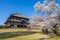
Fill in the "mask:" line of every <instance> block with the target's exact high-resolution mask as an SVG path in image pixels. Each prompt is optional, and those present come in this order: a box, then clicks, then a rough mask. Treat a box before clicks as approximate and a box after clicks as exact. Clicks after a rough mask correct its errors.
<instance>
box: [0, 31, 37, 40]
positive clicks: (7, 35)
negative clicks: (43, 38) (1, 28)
mask: <svg viewBox="0 0 60 40" xmlns="http://www.w3.org/2000/svg"><path fill="white" fill-rule="evenodd" d="M34 33H37V32H34V31H18V32H5V33H0V39H6V38H12V37H16V36H25V35H31V34H34Z"/></svg>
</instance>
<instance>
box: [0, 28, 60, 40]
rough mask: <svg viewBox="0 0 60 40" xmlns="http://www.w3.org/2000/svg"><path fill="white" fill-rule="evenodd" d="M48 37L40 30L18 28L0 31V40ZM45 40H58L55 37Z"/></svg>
mask: <svg viewBox="0 0 60 40" xmlns="http://www.w3.org/2000/svg"><path fill="white" fill-rule="evenodd" d="M48 37H50V36H48V35H46V34H43V33H42V31H41V30H31V31H30V30H27V29H22V28H21V29H19V28H15V29H12V28H9V29H0V40H39V39H40V38H48ZM47 40H60V37H58V36H55V37H53V38H50V39H47Z"/></svg>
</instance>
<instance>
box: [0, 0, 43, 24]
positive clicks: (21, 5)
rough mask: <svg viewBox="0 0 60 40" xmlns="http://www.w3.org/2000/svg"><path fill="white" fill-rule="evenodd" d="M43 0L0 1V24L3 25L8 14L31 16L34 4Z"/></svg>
mask: <svg viewBox="0 0 60 40" xmlns="http://www.w3.org/2000/svg"><path fill="white" fill-rule="evenodd" d="M37 1H41V2H42V1H43V0H0V24H4V22H5V21H6V20H7V18H8V17H9V15H10V14H14V13H21V14H23V15H24V16H29V17H30V16H32V13H34V8H33V6H34V4H35V3H36V2H37Z"/></svg>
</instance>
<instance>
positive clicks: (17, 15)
mask: <svg viewBox="0 0 60 40" xmlns="http://www.w3.org/2000/svg"><path fill="white" fill-rule="evenodd" d="M12 15H13V16H16V17H23V18H27V19H29V18H28V17H26V16H23V15H22V14H18V13H16V14H12Z"/></svg>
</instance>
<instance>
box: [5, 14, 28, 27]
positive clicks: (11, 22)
mask: <svg viewBox="0 0 60 40" xmlns="http://www.w3.org/2000/svg"><path fill="white" fill-rule="evenodd" d="M28 22H29V18H27V17H25V16H23V15H22V14H18V13H16V14H11V15H10V16H9V17H8V19H7V20H6V22H5V25H8V26H9V27H12V28H17V27H18V28H21V27H27V25H28Z"/></svg>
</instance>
